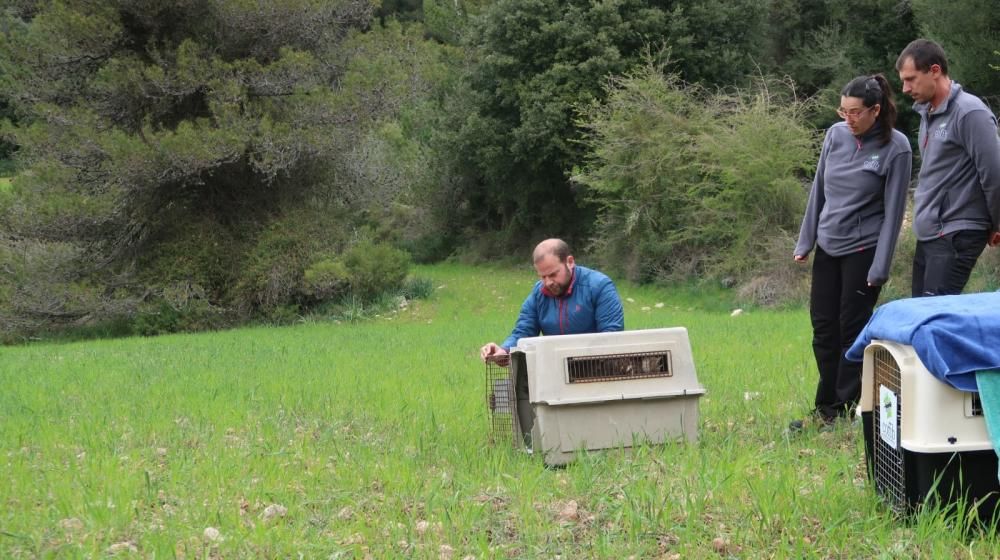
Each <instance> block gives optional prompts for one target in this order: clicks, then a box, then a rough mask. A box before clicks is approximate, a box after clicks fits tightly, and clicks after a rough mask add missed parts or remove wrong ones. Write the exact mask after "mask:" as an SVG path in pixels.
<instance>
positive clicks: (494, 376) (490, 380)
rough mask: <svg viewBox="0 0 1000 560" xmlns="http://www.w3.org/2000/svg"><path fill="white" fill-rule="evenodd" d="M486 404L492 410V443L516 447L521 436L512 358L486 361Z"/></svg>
mask: <svg viewBox="0 0 1000 560" xmlns="http://www.w3.org/2000/svg"><path fill="white" fill-rule="evenodd" d="M486 404H487V407H488V408H489V411H490V444H491V445H496V444H498V443H499V444H504V443H507V444H509V445H511V446H514V447H516V446H517V445H518V444H519V443H520V441H519V440H520V438H519V437H515V434H519V433H520V429H519V428H518V425H517V397H516V396H515V394H514V376H513V370H512V369H511V367H510V360H505V361H504V362H503V363H500V362H498V361H497V360H487V361H486Z"/></svg>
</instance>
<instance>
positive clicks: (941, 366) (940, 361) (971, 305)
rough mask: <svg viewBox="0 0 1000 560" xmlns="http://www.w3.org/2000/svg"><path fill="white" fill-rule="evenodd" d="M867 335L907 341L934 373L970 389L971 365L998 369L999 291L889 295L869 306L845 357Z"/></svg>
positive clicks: (858, 350)
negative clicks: (873, 307)
mask: <svg viewBox="0 0 1000 560" xmlns="http://www.w3.org/2000/svg"><path fill="white" fill-rule="evenodd" d="M873 339H882V340H891V341H894V342H900V343H903V344H909V345H910V346H913V349H914V351H916V353H917V356H918V357H919V358H920V361H922V362H923V363H924V366H925V367H926V368H927V370H928V371H929V372H931V373H932V374H933V375H934V376H935V377H937V378H938V379H940V380H942V381H944V382H945V383H947V384H949V385H951V386H952V387H955V388H956V389H959V390H962V391H976V372H977V371H980V370H992V369H1000V292H987V293H983V294H964V295H959V296H935V297H922V298H912V299H901V300H896V301H891V302H889V303H887V304H885V305H882V306H881V307H879V308H878V309H876V310H875V314H874V315H872V318H871V319H870V320H869V321H868V324H867V325H865V328H864V329H863V330H862V331H861V334H859V335H858V338H857V339H856V340H855V341H854V344H853V345H852V346H851V347H850V349H848V350H847V354H846V357H847V359H848V360H852V361H855V362H860V361H863V360H864V351H865V347H867V346H868V344H869V343H870V342H871V341H872V340H873Z"/></svg>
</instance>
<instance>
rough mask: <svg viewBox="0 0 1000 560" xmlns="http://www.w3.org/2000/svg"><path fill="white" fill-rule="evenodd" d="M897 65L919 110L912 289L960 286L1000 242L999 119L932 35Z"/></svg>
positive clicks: (955, 290) (954, 290)
mask: <svg viewBox="0 0 1000 560" xmlns="http://www.w3.org/2000/svg"><path fill="white" fill-rule="evenodd" d="M896 70H897V71H898V72H899V78H900V80H901V81H902V82H903V93H906V94H908V95H910V96H911V97H912V98H913V99H914V101H915V103H914V104H913V109H914V110H915V111H917V112H918V113H919V114H920V135H919V137H918V144H919V147H920V156H921V165H920V175H919V179H918V183H917V190H916V193H915V194H914V197H913V199H914V211H913V213H914V216H913V232H914V233H915V234H916V237H917V250H916V253H915V254H914V257H913V283H912V294H913V297H920V296H934V295H944V294H959V293H961V292H962V289H963V288H964V287H965V284H966V283H967V282H968V281H969V275H970V274H971V273H972V268H973V267H974V266H975V264H976V261H977V260H978V259H979V255H980V254H981V253H982V252H983V248H984V247H985V246H986V245H987V243H988V244H989V245H990V246H995V245H997V244H1000V233H998V231H997V230H998V228H1000V138H998V137H997V119H996V117H995V116H994V115H993V112H992V111H990V109H989V107H987V106H986V104H984V103H983V102H982V100H980V99H979V98H978V97H976V96H974V95H972V94H970V93H967V92H966V91H964V90H963V89H962V86H961V85H959V84H958V83H957V82H954V81H953V80H952V79H951V78H949V77H948V61H947V59H946V58H945V54H944V50H943V49H941V47H940V46H939V45H938V44H937V43H934V42H933V41H928V40H926V39H917V40H915V41H913V42H911V43H910V44H909V45H907V46H906V48H905V49H903V52H902V53H901V54H900V55H899V58H898V59H897V61H896Z"/></svg>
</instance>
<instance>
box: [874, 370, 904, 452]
mask: <svg viewBox="0 0 1000 560" xmlns="http://www.w3.org/2000/svg"><path fill="white" fill-rule="evenodd" d="M878 403H879V405H878V435H879V436H880V437H881V438H882V441H884V442H886V443H887V444H889V445H891V446H892V448H893V449H896V448H897V447H899V431H898V428H897V427H898V426H899V422H898V421H897V419H896V417H897V415H898V414H899V401H898V399H897V398H896V393H893V392H892V391H891V390H890V389H889V388H888V387H886V386H885V385H879V386H878Z"/></svg>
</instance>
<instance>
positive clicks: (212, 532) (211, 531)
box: [202, 527, 222, 542]
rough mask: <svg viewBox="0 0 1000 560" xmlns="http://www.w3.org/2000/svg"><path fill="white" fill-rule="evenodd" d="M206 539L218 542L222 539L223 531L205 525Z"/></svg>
mask: <svg viewBox="0 0 1000 560" xmlns="http://www.w3.org/2000/svg"><path fill="white" fill-rule="evenodd" d="M202 534H203V535H204V536H205V540H206V541H210V542H218V541H221V540H222V533H220V532H219V530H218V529H216V528H215V527H205V531H204V533H202Z"/></svg>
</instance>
